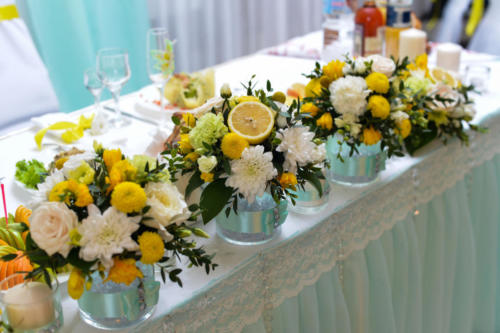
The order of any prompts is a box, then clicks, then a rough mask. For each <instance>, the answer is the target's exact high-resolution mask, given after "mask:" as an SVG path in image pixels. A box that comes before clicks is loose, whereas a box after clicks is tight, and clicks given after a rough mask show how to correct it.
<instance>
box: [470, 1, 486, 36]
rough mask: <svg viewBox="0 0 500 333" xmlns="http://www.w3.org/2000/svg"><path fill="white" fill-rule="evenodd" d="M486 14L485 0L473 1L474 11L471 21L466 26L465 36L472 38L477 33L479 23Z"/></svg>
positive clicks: (472, 10)
mask: <svg viewBox="0 0 500 333" xmlns="http://www.w3.org/2000/svg"><path fill="white" fill-rule="evenodd" d="M483 13H484V0H473V2H472V9H471V13H470V16H469V21H468V22H467V25H466V26H465V34H466V35H467V36H469V37H470V36H472V35H473V34H474V31H476V28H477V26H478V25H479V21H481V19H482V18H483Z"/></svg>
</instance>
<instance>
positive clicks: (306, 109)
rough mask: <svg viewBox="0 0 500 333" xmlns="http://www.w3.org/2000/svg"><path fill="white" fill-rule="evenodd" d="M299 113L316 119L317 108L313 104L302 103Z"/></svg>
mask: <svg viewBox="0 0 500 333" xmlns="http://www.w3.org/2000/svg"><path fill="white" fill-rule="evenodd" d="M300 112H302V113H309V114H310V115H311V116H312V117H316V115H317V114H318V112H319V108H318V107H317V106H316V105H314V104H313V103H304V104H302V106H301V107H300Z"/></svg>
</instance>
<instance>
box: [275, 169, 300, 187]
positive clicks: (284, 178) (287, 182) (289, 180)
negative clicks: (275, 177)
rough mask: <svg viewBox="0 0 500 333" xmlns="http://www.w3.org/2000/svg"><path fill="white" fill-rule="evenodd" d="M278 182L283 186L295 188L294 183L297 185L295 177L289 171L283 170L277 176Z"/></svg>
mask: <svg viewBox="0 0 500 333" xmlns="http://www.w3.org/2000/svg"><path fill="white" fill-rule="evenodd" d="M279 182H280V185H281V187H283V188H291V189H293V190H295V185H297V177H295V175H294V174H293V173H291V172H285V173H283V174H281V176H280V177H279Z"/></svg>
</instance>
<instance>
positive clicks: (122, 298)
mask: <svg viewBox="0 0 500 333" xmlns="http://www.w3.org/2000/svg"><path fill="white" fill-rule="evenodd" d="M137 267H138V268H139V269H140V270H141V272H142V273H143V275H144V278H142V279H139V278H137V279H135V281H134V282H132V283H131V284H130V285H126V284H122V283H114V282H112V281H108V282H103V280H102V278H101V276H100V275H99V273H98V272H95V273H94V274H93V275H92V280H93V281H92V287H91V288H90V290H85V291H84V292H83V294H82V297H80V299H79V300H78V307H79V308H80V317H81V318H82V320H83V321H84V322H86V323H87V324H89V325H91V326H94V327H97V328H100V329H112V330H116V329H124V328H127V327H131V326H134V325H137V324H139V323H140V322H143V321H145V320H146V319H148V318H149V317H151V315H152V314H153V312H154V310H155V308H156V304H157V303H158V298H159V290H160V282H158V281H155V278H154V269H153V266H152V265H144V264H141V263H140V262H138V263H137Z"/></svg>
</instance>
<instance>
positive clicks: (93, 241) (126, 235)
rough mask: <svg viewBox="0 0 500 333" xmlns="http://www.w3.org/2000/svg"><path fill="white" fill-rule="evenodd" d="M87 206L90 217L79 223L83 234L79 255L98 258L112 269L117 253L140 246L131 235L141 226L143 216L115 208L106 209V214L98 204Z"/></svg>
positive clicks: (88, 259) (83, 257) (85, 257)
mask: <svg viewBox="0 0 500 333" xmlns="http://www.w3.org/2000/svg"><path fill="white" fill-rule="evenodd" d="M87 209H88V212H89V216H88V217H87V218H86V219H84V220H83V221H82V224H80V226H78V232H79V233H80V235H81V236H82V238H81V239H80V245H81V249H80V253H79V256H80V258H82V259H83V260H85V261H93V260H96V259H97V260H99V261H100V262H101V263H102V264H103V266H104V267H105V268H106V269H110V268H111V266H113V259H112V257H113V255H114V254H118V253H122V252H123V251H124V250H128V251H136V250H137V249H138V248H139V246H138V245H137V243H136V242H134V240H133V239H132V237H131V236H132V233H134V231H136V230H137V229H138V228H139V221H140V219H141V217H140V216H136V217H128V216H127V215H126V214H124V213H122V212H120V211H119V210H117V209H116V208H114V207H110V208H108V209H106V211H105V212H104V213H103V214H101V212H100V211H99V208H97V206H95V205H90V206H88V208H87Z"/></svg>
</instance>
